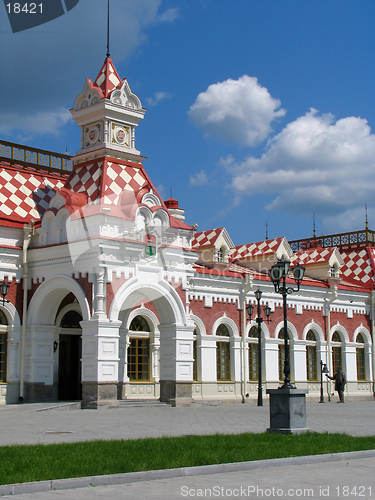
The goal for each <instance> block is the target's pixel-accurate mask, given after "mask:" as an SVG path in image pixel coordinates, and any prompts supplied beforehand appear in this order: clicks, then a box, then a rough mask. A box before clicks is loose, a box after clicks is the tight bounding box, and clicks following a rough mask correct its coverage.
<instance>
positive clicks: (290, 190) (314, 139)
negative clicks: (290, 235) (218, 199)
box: [221, 109, 375, 227]
mask: <svg viewBox="0 0 375 500" xmlns="http://www.w3.org/2000/svg"><path fill="white" fill-rule="evenodd" d="M221 164H222V166H224V167H225V168H226V169H227V170H228V172H230V173H231V175H233V179H232V188H233V189H234V191H235V192H236V193H237V194H238V193H240V194H244V195H246V194H248V195H253V194H255V193H262V192H263V193H271V194H275V198H274V199H273V201H272V202H271V203H270V204H269V205H268V207H267V208H269V209H272V210H277V211H280V212H287V213H290V214H292V215H296V214H311V213H312V212H313V211H314V212H315V213H316V214H317V215H324V216H334V215H335V214H339V213H341V214H343V213H344V214H345V213H347V214H349V212H350V213H351V211H353V210H356V209H357V208H358V207H359V206H362V205H364V202H365V201H366V200H368V204H371V200H372V199H373V192H374V187H375V135H374V134H371V129H370V127H369V125H368V123H367V121H366V120H365V119H362V118H356V117H353V116H351V117H347V118H343V119H340V120H337V121H335V119H334V117H333V116H332V115H330V114H326V115H319V114H318V112H317V111H316V110H314V109H311V110H310V112H308V113H306V115H305V116H301V117H299V118H297V119H296V120H295V121H293V122H291V123H289V124H288V125H287V126H286V127H285V128H284V129H283V130H282V131H281V132H280V133H279V134H278V135H276V136H275V137H273V138H272V139H271V140H270V141H269V143H268V145H267V148H266V151H265V153H264V154H263V155H262V156H261V157H260V158H256V157H254V156H249V157H248V158H246V159H245V160H244V161H243V162H241V163H236V162H235V161H234V159H233V158H232V157H228V158H225V159H222V161H221ZM374 205H375V203H374ZM352 227H353V226H352Z"/></svg>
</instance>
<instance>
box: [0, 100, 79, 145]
mask: <svg viewBox="0 0 375 500" xmlns="http://www.w3.org/2000/svg"><path fill="white" fill-rule="evenodd" d="M70 120H71V114H70V112H69V110H67V109H64V108H62V109H60V110H59V111H56V112H52V111H41V112H39V113H35V114H22V113H12V112H10V113H9V112H8V113H4V114H1V115H0V131H1V132H2V133H4V134H8V133H9V132H12V131H13V130H19V131H22V132H25V131H32V132H33V133H35V134H53V135H57V134H58V133H59V131H60V129H61V128H62V127H64V125H66V124H67V123H68V122H69V121H70ZM30 140H31V137H30Z"/></svg>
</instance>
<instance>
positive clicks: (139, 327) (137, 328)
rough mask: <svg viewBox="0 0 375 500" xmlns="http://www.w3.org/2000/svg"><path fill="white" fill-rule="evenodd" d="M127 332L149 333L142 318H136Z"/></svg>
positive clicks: (146, 324) (148, 328)
mask: <svg viewBox="0 0 375 500" xmlns="http://www.w3.org/2000/svg"><path fill="white" fill-rule="evenodd" d="M129 330H131V331H132V332H149V331H150V327H149V326H148V323H147V321H146V320H145V319H144V317H143V316H136V317H135V318H133V320H132V322H131V323H130V327H129Z"/></svg>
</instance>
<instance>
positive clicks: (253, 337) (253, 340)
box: [248, 326, 259, 382]
mask: <svg viewBox="0 0 375 500" xmlns="http://www.w3.org/2000/svg"><path fill="white" fill-rule="evenodd" d="M248 346H249V347H248V349H249V380H250V382H253V381H256V380H258V356H259V346H258V327H257V326H252V327H251V328H250V331H249V342H248Z"/></svg>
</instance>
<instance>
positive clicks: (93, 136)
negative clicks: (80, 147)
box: [87, 127, 99, 146]
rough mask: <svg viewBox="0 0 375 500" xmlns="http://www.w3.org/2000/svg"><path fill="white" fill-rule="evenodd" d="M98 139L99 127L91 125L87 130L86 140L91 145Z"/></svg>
mask: <svg viewBox="0 0 375 500" xmlns="http://www.w3.org/2000/svg"><path fill="white" fill-rule="evenodd" d="M98 139H99V129H98V127H91V128H90V129H88V131H87V141H88V143H89V144H90V145H91V146H92V145H93V144H96V143H97V142H98Z"/></svg>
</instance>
